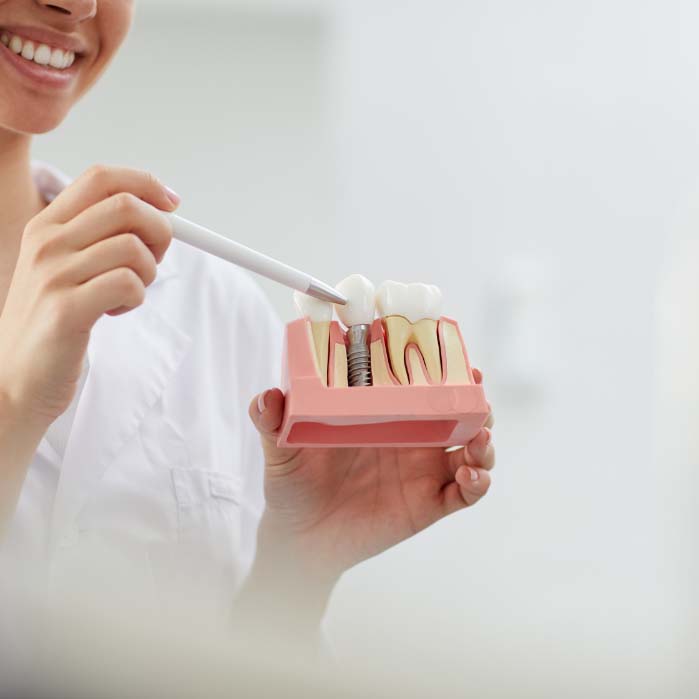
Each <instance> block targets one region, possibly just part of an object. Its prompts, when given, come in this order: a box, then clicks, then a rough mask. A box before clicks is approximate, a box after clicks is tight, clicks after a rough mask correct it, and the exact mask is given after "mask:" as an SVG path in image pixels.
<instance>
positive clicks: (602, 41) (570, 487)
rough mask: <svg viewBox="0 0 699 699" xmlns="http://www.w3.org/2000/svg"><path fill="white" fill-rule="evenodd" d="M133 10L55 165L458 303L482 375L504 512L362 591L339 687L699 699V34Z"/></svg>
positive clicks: (498, 6)
mask: <svg viewBox="0 0 699 699" xmlns="http://www.w3.org/2000/svg"><path fill="white" fill-rule="evenodd" d="M137 6H138V12H137V21H136V25H135V28H134V31H133V34H132V36H131V38H130V40H129V42H128V44H127V47H126V48H125V49H124V50H123V51H122V53H121V55H120V57H119V58H118V60H117V62H116V64H115V65H114V66H113V68H112V69H111V72H110V74H109V76H108V77H107V79H106V80H104V81H103V82H102V84H101V85H100V86H99V87H98V89H97V90H96V91H95V92H94V93H92V94H91V95H90V96H89V97H88V98H87V99H86V100H85V101H84V102H83V104H82V105H81V107H80V108H79V109H77V110H76V111H75V112H74V114H73V115H72V116H71V118H70V121H69V122H67V123H66V125H65V127H64V128H62V129H61V130H59V131H58V132H57V133H54V134H52V135H50V136H47V137H43V138H42V139H40V140H39V142H38V148H37V150H36V155H37V156H39V157H42V158H43V159H46V160H49V161H51V162H53V163H55V164H56V165H58V166H59V167H61V168H62V169H64V170H66V171H68V172H69V173H71V174H78V173H79V172H81V171H82V170H83V169H85V168H86V167H87V166H88V165H89V164H91V163H93V162H96V161H103V162H110V163H112V162H116V163H124V164H130V165H134V166H142V167H145V168H148V169H150V170H152V171H154V172H155V173H156V174H157V175H159V176H160V177H161V178H162V179H163V180H164V181H165V182H167V183H168V184H170V185H171V186H172V187H173V188H174V189H176V190H177V191H178V192H180V194H182V196H183V199H184V204H183V207H182V213H183V214H184V215H185V216H187V217H189V218H193V219H196V220H199V221H200V222H202V223H203V224H205V225H208V226H210V227H213V228H216V229H218V230H220V231H221V232H225V233H228V234H230V235H231V236H233V237H235V238H236V239H238V240H240V241H241V242H244V243H247V244H251V245H254V246H256V247H258V248H259V249H261V250H264V251H268V252H270V253H272V254H274V255H276V256H279V257H281V258H282V259H285V260H287V261H288V262H289V263H291V264H295V265H298V266H301V267H304V268H307V269H308V270H309V271H312V272H315V273H316V274H317V275H318V276H320V277H322V278H325V279H327V280H328V281H331V282H336V281H338V280H339V279H341V278H342V277H344V276H346V275H347V274H350V273H353V272H361V273H363V274H365V275H367V276H368V277H370V278H372V279H373V280H374V281H375V282H376V283H379V282H381V281H383V280H384V279H388V278H396V279H401V280H404V281H425V282H432V283H437V284H439V285H440V286H441V287H442V288H443V290H444V292H445V297H446V301H447V313H448V314H449V315H452V316H453V317H456V318H458V319H459V320H460V321H461V323H462V328H463V330H464V334H465V337H466V341H467V344H468V345H469V349H470V352H471V355H472V360H473V362H474V364H475V365H476V366H480V367H482V368H483V369H484V371H485V373H486V383H487V388H488V391H489V394H490V397H491V399H492V401H493V403H494V405H495V408H496V414H497V419H498V425H497V429H496V440H497V446H498V449H499V466H498V469H497V475H496V479H495V485H494V487H493V489H492V491H491V495H490V496H489V497H488V498H487V501H485V502H483V503H482V504H481V505H480V506H479V507H478V508H476V509H474V510H473V511H471V512H466V513H463V514H461V515H460V516H457V517H454V518H452V519H450V520H449V521H445V522H443V523H441V524H439V525H438V526H436V527H434V528H433V529H431V530H430V531H428V532H425V533H423V534H421V535H420V536H418V537H416V538H415V539H414V540H412V541H410V542H408V543H405V544H403V545H401V546H399V547H397V548H395V549H394V550H392V551H390V552H389V553H388V554H386V555H384V556H381V557H380V558H378V559H375V560H373V561H370V562H368V563H366V564H364V565H362V566H360V567H358V568H357V569H355V570H353V571H351V572H350V573H349V574H347V575H346V577H345V578H344V579H343V581H342V583H341V585H340V586H339V588H338V590H337V593H336V595H335V597H334V599H333V602H332V606H331V609H330V612H329V615H328V631H329V635H330V637H331V639H332V641H333V643H334V645H335V647H336V650H337V654H338V656H339V657H340V659H341V660H342V662H343V664H347V665H349V666H351V664H352V663H357V664H358V667H360V668H362V667H370V666H371V665H376V666H377V667H378V668H379V669H380V671H381V672H383V673H385V675H386V676H405V675H406V674H407V675H408V676H410V678H411V679H410V681H411V682H412V683H413V686H416V683H418V686H419V683H420V682H424V685H425V688H426V690H427V689H429V688H432V689H434V688H435V686H438V685H436V684H435V682H438V681H444V682H447V683H450V684H452V685H458V686H463V687H464V688H468V690H469V694H470V695H471V696H479V697H485V696H513V695H516V696H543V695H544V694H546V695H547V696H560V697H563V696H590V695H591V693H593V694H595V695H596V696H602V695H606V694H609V695H614V694H616V695H619V694H621V695H623V696H649V697H658V696H684V695H685V694H684V693H685V691H686V692H689V689H688V687H689V686H690V685H689V683H690V680H691V673H690V670H691V668H690V667H689V666H687V667H684V666H683V661H682V657H683V655H684V654H685V653H686V651H687V647H686V645H687V644H688V640H687V638H686V637H685V634H686V630H685V623H684V617H685V616H686V614H687V613H688V611H689V609H688V605H690V604H691V602H690V601H688V598H687V596H686V595H685V594H683V593H681V588H682V585H681V578H682V574H683V570H682V566H681V565H680V563H681V561H682V560H683V558H684V556H685V553H686V552H688V551H689V550H690V547H691V545H692V542H693V539H692V536H691V529H690V528H689V527H687V526H684V525H678V524H677V521H678V520H677V519H676V520H673V521H670V520H669V518H668V516H667V508H671V509H672V508H675V507H676V505H675V503H674V500H673V490H674V488H675V487H677V488H680V489H681V488H682V487H684V486H683V485H682V483H683V481H682V477H683V476H682V474H683V473H684V472H683V471H680V474H679V475H677V472H676V471H675V472H674V473H675V475H674V476H673V478H672V479H670V480H671V481H672V483H673V487H672V488H670V487H668V476H667V474H668V472H669V471H672V465H671V464H667V463H660V464H656V463H654V461H653V458H652V457H653V453H654V450H655V451H656V453H660V454H662V453H663V442H662V439H667V438H666V437H662V439H661V440H660V441H659V440H655V441H654V439H655V437H654V435H655V434H657V431H656V430H655V420H654V416H656V415H657V414H658V413H659V412H660V413H662V412H663V411H662V410H659V409H658V405H657V402H656V397H657V394H656V393H655V386H656V381H657V378H658V371H657V369H658V362H657V353H656V351H655V348H656V346H657V337H656V332H655V325H654V315H653V314H654V311H653V308H654V305H655V300H656V294H657V290H658V284H659V280H660V276H661V272H662V270H663V269H664V264H665V251H666V247H667V243H668V239H669V237H670V232H671V231H672V230H673V228H674V227H675V222H676V221H677V219H678V217H679V218H682V216H683V213H682V212H683V210H684V207H685V202H686V201H687V199H688V197H689V196H690V193H691V192H692V191H693V190H694V189H695V184H696V179H697V165H696V164H697V163H698V162H699V130H698V128H697V124H698V123H699V70H698V69H699V44H698V43H697V41H696V28H697V26H699V6H697V5H696V3H690V2H687V1H686V0H685V1H684V2H681V1H679V2H678V1H675V0H663V1H662V2H660V0H657V1H655V2H642V3H639V2H631V1H627V0H604V1H602V0H585V1H583V0H570V1H568V2H564V3H562V2H555V1H554V0H533V1H532V2H527V3H522V2H518V1H517V0H473V1H472V2H455V1H453V0H451V1H450V0H431V1H430V2H426V1H425V0H421V1H417V0H401V1H400V2H399V1H398V0H373V1H372V2H368V1H367V0H326V1H325V2H312V1H311V0H288V1H287V2H282V1H281V0H276V1H275V0H267V1H265V2H262V1H261V0H254V2H252V1H251V2H245V3H244V2H238V1H237V0H219V1H218V2H214V0H188V1H187V0H180V1H179V2H173V1H168V2H166V1H165V0H162V1H156V0H141V2H140V3H138V4H137ZM264 286H265V288H266V289H267V290H268V291H269V293H270V296H271V298H272V300H273V302H274V303H275V305H276V306H277V308H278V309H279V312H280V314H281V315H282V316H283V317H284V318H285V319H290V318H291V317H292V315H293V310H292V306H291V302H290V294H289V293H287V292H286V291H285V290H283V289H279V288H277V287H274V286H272V285H268V284H264ZM685 500H688V499H687V498H685ZM683 502H684V500H683ZM678 506H679V505H678ZM688 507H689V505H688ZM687 516H688V517H689V515H687ZM680 520H681V521H682V522H684V524H685V525H686V523H687V522H690V523H691V522H692V520H691V519H689V518H687V519H682V518H680ZM387 647H388V648H390V652H389V653H387V652H385V649H386V648H387ZM379 649H381V650H379ZM366 655H368V656H370V657H369V658H367V657H365V656H366Z"/></svg>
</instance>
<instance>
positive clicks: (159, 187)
mask: <svg viewBox="0 0 699 699" xmlns="http://www.w3.org/2000/svg"><path fill="white" fill-rule="evenodd" d="M122 192H128V193H130V194H132V195H133V196H135V197H137V198H138V199H142V200H143V201H145V202H148V203H149V204H151V205H152V206H155V207H156V208H158V209H161V210H162V211H174V210H175V209H176V208H177V206H178V204H179V197H178V196H177V195H176V194H175V193H174V192H173V191H172V190H170V189H169V188H167V187H165V186H164V185H163V184H161V183H160V182H159V181H158V179H157V178H156V177H154V176H153V175H151V174H150V173H148V172H142V171H140V170H131V169H127V168H115V167H106V166H104V165H96V166H94V167H92V168H90V169H89V170H88V171H87V172H85V173H84V174H83V175H81V176H80V177H78V179H76V180H75V182H73V183H72V184H71V185H70V186H68V187H66V189H64V190H63V192H61V194H59V195H58V196H57V197H56V199H55V200H54V201H53V202H52V203H51V205H50V206H47V207H46V209H44V211H43V212H42V214H40V217H41V218H42V219H43V220H44V221H45V222H47V223H67V222H68V221H71V220H72V219H74V218H75V217H76V216H78V215H79V214H80V213H82V212H83V211H85V210H86V209H88V208H90V207H91V206H94V205H95V204H97V203H98V202H100V201H102V200H103V199H108V198H109V197H111V196H113V195H115V194H120V193H122Z"/></svg>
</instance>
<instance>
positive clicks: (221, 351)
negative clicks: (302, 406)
mask: <svg viewBox="0 0 699 699" xmlns="http://www.w3.org/2000/svg"><path fill="white" fill-rule="evenodd" d="M36 179H37V182H39V184H40V186H41V188H42V189H43V191H44V192H45V194H46V195H47V197H48V198H49V199H50V198H51V196H52V194H55V192H56V191H58V190H60V188H61V187H62V186H64V185H65V181H64V180H63V179H62V178H61V176H60V174H58V173H56V172H54V171H51V170H50V169H48V168H46V167H43V166H42V167H39V168H37V170H36ZM280 352H281V324H280V323H279V321H278V320H277V318H276V317H275V315H274V313H273V312H272V310H271V307H270V305H269V304H268V302H267V301H266V299H265V298H264V296H263V294H262V292H261V291H260V290H259V288H258V287H257V286H256V285H255V284H254V283H253V281H252V280H251V279H250V278H249V277H248V275H247V274H246V273H244V272H242V271H241V270H239V269H237V268H235V267H233V266H231V265H229V264H227V263H224V262H222V261H220V260H218V259H216V258H213V257H211V256H208V255H206V254H204V253H201V252H199V251H197V250H195V249H193V248H190V247H189V246H186V245H184V244H182V243H179V242H177V241H173V243H172V245H171V247H170V249H169V251H168V253H167V254H166V257H165V259H164V261H163V262H162V264H161V265H160V269H159V274H158V278H157V280H156V281H155V282H154V283H153V285H152V286H150V287H149V288H148V290H147V295H146V301H145V303H144V304H143V306H141V307H140V308H138V309H137V310H135V311H132V312H130V313H128V314H126V315H124V316H121V317H119V318H111V317H108V316H104V317H103V318H101V319H100V320H99V321H98V322H97V324H96V326H95V328H94V330H93V332H92V335H91V338H90V343H89V348H88V358H89V373H88V375H87V379H86V383H85V386H84V390H83V391H82V393H81V395H80V399H79V403H78V405H77V410H76V412H75V419H74V424H73V427H72V431H71V433H70V437H69V440H68V444H67V448H66V451H65V457H64V460H63V462H62V463H59V462H57V459H58V458H59V457H58V455H57V454H56V452H55V451H54V449H53V448H52V447H51V445H50V444H49V442H48V441H47V440H46V439H44V440H43V441H42V442H41V444H40V446H39V449H38V452H37V454H36V457H35V460H34V462H33V463H32V466H31V468H30V469H29V474H28V476H27V482H26V485H25V488H24V490H23V492H22V496H21V499H20V501H19V505H18V508H17V513H16V516H15V518H14V520H13V522H12V525H11V528H10V531H9V535H8V538H7V541H6V542H5V544H4V546H3V549H2V560H0V568H1V571H2V573H1V574H2V575H8V574H9V575H13V574H14V575H17V571H22V573H21V575H22V576H24V579H26V580H28V579H29V578H31V581H32V582H33V583H35V584H38V586H39V587H40V588H41V589H45V590H46V591H47V592H48V594H49V595H50V597H49V599H51V598H53V599H61V600H65V599H66V596H69V595H71V594H82V592H83V591H84V590H88V589H89V590H90V592H91V593H97V594H99V596H103V597H104V599H105V600H107V601H109V603H110V604H112V601H113V603H114V604H116V605H118V604H120V603H123V604H131V603H132V602H133V601H135V600H139V601H142V602H143V603H144V605H145V607H146V608H148V607H149V606H152V605H157V606H161V607H163V606H165V607H166V606H167V604H168V603H169V602H172V601H173V600H178V602H176V603H177V604H179V600H181V599H182V595H183V594H184V595H186V596H187V600H188V601H191V602H196V603H197V604H198V605H202V604H203V605H204V606H206V607H207V608H208V609H209V610H210V611H211V612H213V613H215V614H223V613H224V612H225V610H227V609H228V608H229V607H230V605H231V602H232V600H233V597H234V594H235V590H236V588H237V587H238V586H239V585H240V583H241V582H242V580H243V579H244V577H245V575H246V573H247V571H248V569H249V566H250V564H251V562H252V560H253V557H254V550H255V538H256V528H257V524H258V521H259V518H260V515H261V512H262V509H263V489H262V483H263V458H262V452H261V448H260V444H259V437H258V435H257V433H256V431H255V429H254V428H253V426H252V424H251V423H250V420H249V418H248V414H247V411H248V405H249V402H250V400H251V399H252V398H253V397H254V396H255V395H256V393H258V392H259V391H261V390H263V389H265V388H269V387H271V386H274V385H277V383H278V369H279V365H280V358H281V354H280ZM47 466H48V467H50V466H53V467H54V468H59V469H60V477H59V482H58V488H57V491H56V492H55V498H52V500H53V506H52V507H51V508H49V511H46V510H47V508H46V507H45V506H44V505H43V504H40V503H41V501H40V500H39V499H38V498H37V493H39V492H41V486H42V482H41V479H42V475H41V474H42V472H45V471H46V467H47ZM42 467H43V470H42ZM54 487H55V486H54ZM222 618H225V615H224V616H222Z"/></svg>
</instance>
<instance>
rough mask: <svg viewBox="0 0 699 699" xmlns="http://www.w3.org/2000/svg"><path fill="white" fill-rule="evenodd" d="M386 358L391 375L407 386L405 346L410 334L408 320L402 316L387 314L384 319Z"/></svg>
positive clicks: (410, 328)
mask: <svg viewBox="0 0 699 699" xmlns="http://www.w3.org/2000/svg"><path fill="white" fill-rule="evenodd" d="M384 323H385V327H386V340H387V342H386V344H387V346H388V347H387V349H388V359H389V361H390V362H391V370H392V371H393V375H394V376H395V377H396V378H397V379H398V381H399V382H400V383H401V384H402V385H403V386H408V385H409V384H410V381H409V379H408V372H407V370H406V367H405V346H406V345H407V344H408V340H409V339H410V336H411V334H412V326H411V325H410V321H409V320H408V319H407V318H403V316H388V317H387V318H385V319H384Z"/></svg>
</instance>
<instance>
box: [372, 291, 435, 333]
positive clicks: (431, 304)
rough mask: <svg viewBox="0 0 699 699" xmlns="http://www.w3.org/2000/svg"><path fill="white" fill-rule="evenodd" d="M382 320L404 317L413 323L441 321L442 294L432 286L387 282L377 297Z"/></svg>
mask: <svg viewBox="0 0 699 699" xmlns="http://www.w3.org/2000/svg"><path fill="white" fill-rule="evenodd" d="M376 303H377V306H378V309H379V314H380V315H381V317H382V318H385V317H388V316H403V317H404V318H407V319H408V320H409V321H410V322H411V323H417V322H418V321H420V320H424V319H426V318H429V319H431V320H439V318H440V317H441V315H442V292H441V291H440V289H439V287H436V286H434V285H432V284H401V283H400V282H392V281H387V282H384V283H383V284H382V285H381V286H380V287H379V291H378V293H377V295H376Z"/></svg>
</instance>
